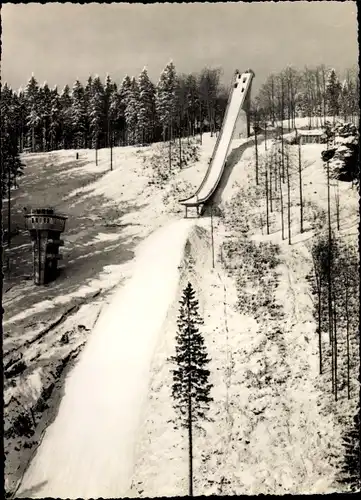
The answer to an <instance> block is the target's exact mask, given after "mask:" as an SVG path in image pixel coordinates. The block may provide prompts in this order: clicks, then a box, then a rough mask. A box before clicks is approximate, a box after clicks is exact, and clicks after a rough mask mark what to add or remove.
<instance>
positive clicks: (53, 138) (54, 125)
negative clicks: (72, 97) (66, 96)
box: [50, 87, 62, 150]
mask: <svg viewBox="0 0 361 500" xmlns="http://www.w3.org/2000/svg"><path fill="white" fill-rule="evenodd" d="M61 133H62V126H61V102H60V96H59V94H58V89H57V88H56V87H55V88H54V89H53V90H52V98H51V110H50V149H51V150H54V149H58V148H59V146H60V144H61V141H62V138H61Z"/></svg>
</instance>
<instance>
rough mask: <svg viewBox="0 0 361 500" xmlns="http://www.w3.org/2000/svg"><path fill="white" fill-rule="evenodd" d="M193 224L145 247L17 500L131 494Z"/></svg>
mask: <svg viewBox="0 0 361 500" xmlns="http://www.w3.org/2000/svg"><path fill="white" fill-rule="evenodd" d="M194 224H195V221H194V220H191V219H187V220H185V219H183V220H179V221H176V222H172V223H171V224H169V225H167V226H165V227H162V228H161V229H159V230H158V231H156V232H155V233H153V234H152V235H151V236H150V237H149V238H147V239H146V240H145V241H144V242H143V243H142V244H141V246H140V248H139V252H138V253H137V257H136V263H135V270H134V274H133V276H132V278H131V279H130V280H129V281H128V282H127V283H126V284H125V286H122V287H120V288H119V290H118V291H117V292H116V293H115V294H114V297H113V298H112V300H111V302H110V304H109V306H108V307H107V308H106V309H105V310H104V311H103V313H102V315H101V316H100V318H99V321H98V323H97V325H96V326H95V329H94V331H93V333H92V335H91V338H90V339H89V341H88V343H87V345H86V347H85V349H84V351H83V353H82V355H81V357H80V360H79V362H78V364H77V365H76V366H75V368H74V370H73V371H72V372H71V374H70V376H69V378H68V379H67V381H66V383H65V394H64V397H63V400H62V402H61V404H60V408H59V413H58V415H57V417H56V419H55V421H54V423H53V424H52V425H50V426H49V427H48V429H47V431H46V433H45V435H44V439H43V441H42V443H41V445H40V447H39V449H38V451H37V453H36V455H35V457H34V459H33V460H32V462H31V463H30V466H29V468H28V470H27V472H26V473H25V475H24V478H23V481H22V484H21V486H20V489H19V492H18V494H17V497H27V498H44V497H53V498H56V497H60V498H77V497H80V498H89V497H92V498H98V497H104V498H110V497H120V496H122V495H124V494H125V492H126V491H127V490H128V488H129V480H130V479H129V478H130V476H131V473H132V468H133V453H134V443H135V440H136V435H137V430H138V425H139V419H140V415H141V411H142V407H143V404H144V402H145V400H146V396H147V391H148V384H149V370H150V365H151V360H152V356H153V352H154V349H155V346H156V343H157V339H158V334H159V332H160V330H161V328H162V325H163V322H164V320H165V318H166V314H167V311H168V308H169V306H170V304H171V303H172V302H173V299H174V296H175V294H176V292H177V287H178V280H179V269H178V266H179V265H180V263H181V260H182V257H183V251H184V246H185V243H186V241H187V237H188V234H189V231H190V229H191V227H192V226H193V225H194Z"/></svg>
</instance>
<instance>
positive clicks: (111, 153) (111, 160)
mask: <svg viewBox="0 0 361 500" xmlns="http://www.w3.org/2000/svg"><path fill="white" fill-rule="evenodd" d="M109 140H110V170H111V171H112V170H113V134H112V133H111V134H110V139H109Z"/></svg>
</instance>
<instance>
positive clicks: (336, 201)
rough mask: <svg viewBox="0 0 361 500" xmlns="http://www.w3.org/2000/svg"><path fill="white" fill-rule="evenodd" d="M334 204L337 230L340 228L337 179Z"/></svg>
mask: <svg viewBox="0 0 361 500" xmlns="http://www.w3.org/2000/svg"><path fill="white" fill-rule="evenodd" d="M335 205H336V221H337V231H339V230H340V191H339V185H338V180H337V181H336V192H335Z"/></svg>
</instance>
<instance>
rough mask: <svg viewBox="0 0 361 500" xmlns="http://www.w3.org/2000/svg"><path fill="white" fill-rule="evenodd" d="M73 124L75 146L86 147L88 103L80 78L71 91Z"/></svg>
mask: <svg viewBox="0 0 361 500" xmlns="http://www.w3.org/2000/svg"><path fill="white" fill-rule="evenodd" d="M71 101H72V102H71V124H72V130H73V134H72V135H73V146H74V147H75V148H82V147H83V148H85V147H86V125H87V123H86V103H85V91H84V87H83V85H82V84H81V83H80V81H79V79H76V81H75V83H74V85H73V88H72V92H71Z"/></svg>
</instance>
